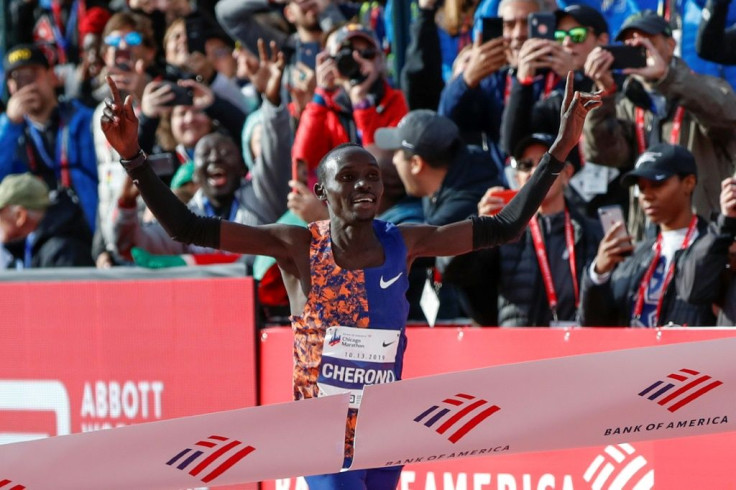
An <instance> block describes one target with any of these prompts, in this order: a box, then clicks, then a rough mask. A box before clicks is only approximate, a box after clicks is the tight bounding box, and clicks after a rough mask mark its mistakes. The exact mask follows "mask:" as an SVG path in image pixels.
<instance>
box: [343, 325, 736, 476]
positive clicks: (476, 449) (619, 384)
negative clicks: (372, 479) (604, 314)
mask: <svg viewBox="0 0 736 490" xmlns="http://www.w3.org/2000/svg"><path fill="white" fill-rule="evenodd" d="M734 352H736V338H727V339H719V340H712V341H705V342H692V343H682V344H674V345H666V346H658V347H647V348H640V349H630V350H621V351H612V352H604V353H599V354H586V355H579V356H572V357H563V358H558V359H549V360H542V361H534V362H525V363H520V364H510V365H505V366H497V367H490V368H484V369H478V370H472V371H464V372H458V373H450V374H443V375H438V376H429V377H425V378H416V379H409V380H404V381H401V382H398V383H388V384H381V385H373V386H369V387H366V389H365V393H364V395H363V402H362V404H361V408H360V413H359V415H358V423H357V428H356V438H355V441H356V446H355V457H354V459H353V464H352V466H351V469H362V468H373V467H384V466H394V465H399V464H408V463H421V462H431V461H440V460H445V459H452V458H460V457H469V456H481V455H485V456H488V455H502V454H511V453H519V452H526V451H546V450H554V449H566V448H577V447H586V446H606V445H609V444H618V443H624V442H635V441H641V440H651V439H667V438H675V437H686V436H695V435H700V434H712V433H716V432H726V431H732V430H734V429H735V428H736V426H735V425H734V423H735V422H736V363H735V362H734V361H733V360H734Z"/></svg>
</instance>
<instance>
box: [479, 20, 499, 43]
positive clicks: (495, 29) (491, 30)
mask: <svg viewBox="0 0 736 490" xmlns="http://www.w3.org/2000/svg"><path fill="white" fill-rule="evenodd" d="M499 37H503V19H502V18H501V17H483V18H481V42H483V43H487V42H488V41H492V40H494V39H498V38H499Z"/></svg>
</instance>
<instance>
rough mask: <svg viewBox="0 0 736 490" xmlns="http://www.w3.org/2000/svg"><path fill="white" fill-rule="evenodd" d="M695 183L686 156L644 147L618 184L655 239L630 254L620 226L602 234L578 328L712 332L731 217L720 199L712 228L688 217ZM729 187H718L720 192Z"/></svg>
mask: <svg viewBox="0 0 736 490" xmlns="http://www.w3.org/2000/svg"><path fill="white" fill-rule="evenodd" d="M699 177H700V172H699V171H698V168H697V165H696V163H695V158H694V157H693V154H692V153H690V152H689V151H688V150H687V149H686V148H684V147H682V146H679V145H670V144H668V143H660V144H657V145H653V146H651V147H650V148H649V149H647V151H645V152H644V153H642V154H641V155H640V156H639V158H638V159H637V161H636V166H635V167H634V169H633V170H631V171H630V172H628V173H626V174H625V175H624V176H623V179H622V183H623V184H624V185H629V186H634V185H635V186H636V187H637V189H638V200H639V205H640V208H641V209H642V211H643V212H644V214H645V215H646V217H647V218H648V219H649V220H650V221H651V222H652V223H654V224H655V225H657V227H658V233H657V234H656V235H654V236H651V237H648V238H647V239H645V240H643V241H642V242H641V243H639V244H637V245H636V247H634V246H633V245H632V244H631V238H630V236H629V235H628V234H627V233H626V232H625V223H616V224H615V225H614V226H613V227H612V228H611V229H610V230H609V231H608V232H607V233H606V235H605V236H604V237H603V240H602V241H601V244H600V246H599V248H598V254H597V256H596V258H595V260H594V261H593V263H592V264H591V265H590V267H589V269H588V271H587V272H586V274H585V275H584V279H583V285H582V299H581V307H580V315H581V319H582V322H583V325H586V326H632V327H646V328H652V327H659V326H663V325H668V324H670V323H673V324H677V325H683V326H684V325H687V326H712V325H714V324H715V317H714V316H713V310H712V304H713V303H714V302H715V301H716V299H717V298H718V297H719V292H720V291H721V284H720V278H721V272H722V271H723V270H724V269H725V267H726V262H727V258H728V247H729V246H730V245H731V243H733V239H734V234H736V209H734V206H732V205H728V204H727V203H728V201H727V200H726V199H724V198H725V197H726V196H727V195H728V194H727V193H726V192H723V195H720V194H719V198H720V201H719V205H720V208H721V211H722V215H721V216H720V217H719V219H718V221H717V223H712V224H710V225H709V224H708V222H707V221H706V220H705V219H703V218H701V217H699V216H698V215H697V214H695V213H694V212H693V210H692V198H693V195H694V191H695V188H696V185H697V180H698V178H699ZM732 180H733V179H732V178H731V177H728V178H727V179H724V181H723V182H722V185H723V186H724V189H726V187H727V186H728V187H730V186H731V185H732ZM731 195H732V192H731Z"/></svg>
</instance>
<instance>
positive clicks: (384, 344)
mask: <svg viewBox="0 0 736 490" xmlns="http://www.w3.org/2000/svg"><path fill="white" fill-rule="evenodd" d="M394 342H396V341H395V340H392V341H391V342H383V346H384V347H388V346H389V345H391V344H393V343H394Z"/></svg>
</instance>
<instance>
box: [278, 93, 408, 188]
mask: <svg viewBox="0 0 736 490" xmlns="http://www.w3.org/2000/svg"><path fill="white" fill-rule="evenodd" d="M339 93H340V91H337V90H336V91H334V92H326V91H324V90H322V89H320V88H318V89H317V90H316V91H315V97H314V100H313V101H312V102H310V103H309V104H307V107H306V108H305V109H304V112H303V113H302V116H301V118H300V120H299V126H298V128H297V130H296V136H295V137H294V146H293V147H292V150H291V158H292V161H293V162H294V163H295V164H296V162H298V161H304V162H306V163H307V169H308V170H309V175H310V177H311V176H313V175H314V170H315V169H316V168H317V164H318V163H319V161H320V160H321V159H322V157H323V156H325V155H326V154H327V152H328V151H330V150H331V149H333V148H334V147H336V146H338V145H340V144H342V143H348V142H350V141H352V142H354V143H361V144H362V145H363V146H367V145H371V144H373V135H374V133H375V132H376V130H377V129H378V128H384V127H392V126H396V125H397V124H399V121H400V120H401V118H402V117H404V115H406V113H407V112H408V107H407V105H406V99H405V98H404V94H403V93H402V92H401V90H397V89H394V88H392V87H391V86H390V85H389V84H388V82H385V81H384V95H383V98H382V99H381V101H380V103H379V104H378V106H370V107H367V108H365V109H354V110H353V113H352V119H353V122H354V123H355V129H356V130H357V135H355V137H352V138H351V135H350V134H349V133H348V131H349V129H348V128H346V127H345V125H343V124H342V122H341V121H340V115H339V114H340V110H341V108H340V106H339V105H338V104H337V103H336V101H335V97H336V96H337V94H339ZM342 110H343V111H344V109H342ZM310 180H312V179H311V178H310ZM311 183H312V182H310V185H311Z"/></svg>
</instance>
